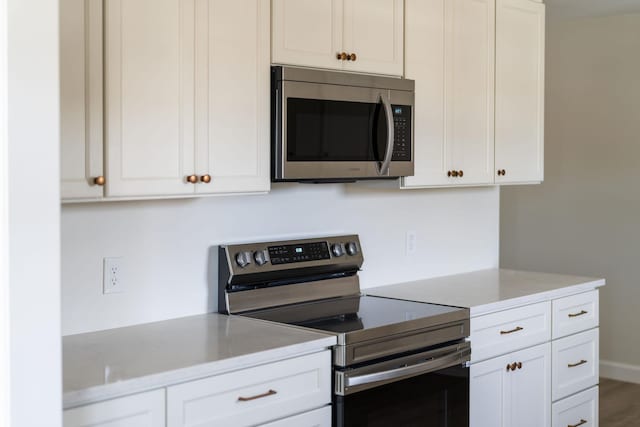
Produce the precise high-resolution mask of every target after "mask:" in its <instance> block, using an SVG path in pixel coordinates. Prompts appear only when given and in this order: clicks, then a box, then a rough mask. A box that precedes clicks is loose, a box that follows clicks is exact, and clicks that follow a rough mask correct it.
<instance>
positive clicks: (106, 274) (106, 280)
mask: <svg viewBox="0 0 640 427" xmlns="http://www.w3.org/2000/svg"><path fill="white" fill-rule="evenodd" d="M123 264H124V258H123V257H111V258H105V259H104V265H103V279H102V293H103V294H118V293H123V292H124V283H123V274H124V270H123Z"/></svg>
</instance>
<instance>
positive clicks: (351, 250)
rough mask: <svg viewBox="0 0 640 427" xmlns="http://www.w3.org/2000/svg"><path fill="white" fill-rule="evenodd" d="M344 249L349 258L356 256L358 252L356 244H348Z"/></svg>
mask: <svg viewBox="0 0 640 427" xmlns="http://www.w3.org/2000/svg"><path fill="white" fill-rule="evenodd" d="M346 249H347V253H348V254H349V255H351V256H354V255H357V254H358V252H359V250H358V245H357V244H356V242H348V243H347V245H346Z"/></svg>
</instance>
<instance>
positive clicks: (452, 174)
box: [451, 171, 460, 178]
mask: <svg viewBox="0 0 640 427" xmlns="http://www.w3.org/2000/svg"><path fill="white" fill-rule="evenodd" d="M459 175H460V172H458V171H453V172H451V176H453V177H454V178H457V177H458V176H459Z"/></svg>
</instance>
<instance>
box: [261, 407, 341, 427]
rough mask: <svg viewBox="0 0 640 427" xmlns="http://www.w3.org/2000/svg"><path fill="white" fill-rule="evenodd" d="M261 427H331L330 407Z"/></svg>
mask: <svg viewBox="0 0 640 427" xmlns="http://www.w3.org/2000/svg"><path fill="white" fill-rule="evenodd" d="M262 427H331V406H325V407H324V408H320V409H316V410H315V411H309V412H305V413H304V414H300V415H294V416H293V417H288V418H285V419H283V420H278V421H274V422H272V423H269V424H263V425H262Z"/></svg>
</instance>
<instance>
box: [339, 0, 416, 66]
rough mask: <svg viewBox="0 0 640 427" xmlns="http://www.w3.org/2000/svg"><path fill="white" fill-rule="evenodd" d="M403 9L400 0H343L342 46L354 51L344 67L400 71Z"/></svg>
mask: <svg viewBox="0 0 640 427" xmlns="http://www.w3.org/2000/svg"><path fill="white" fill-rule="evenodd" d="M403 9H404V8H403V0H344V25H343V28H344V37H343V43H342V47H343V50H344V51H345V52H346V53H347V54H349V55H351V56H352V58H353V57H354V55H355V60H353V59H352V60H347V61H344V69H345V70H347V71H361V72H365V73H377V74H390V75H396V76H401V75H403V68H404V49H403V45H404V26H403V22H404V16H403V13H404V11H403Z"/></svg>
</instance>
